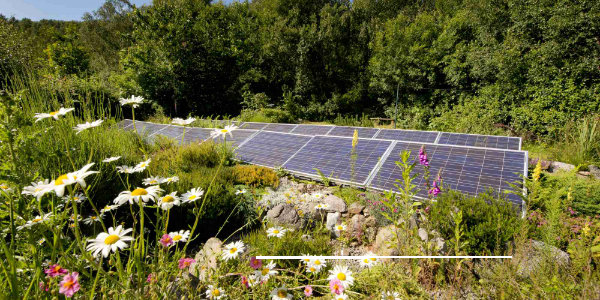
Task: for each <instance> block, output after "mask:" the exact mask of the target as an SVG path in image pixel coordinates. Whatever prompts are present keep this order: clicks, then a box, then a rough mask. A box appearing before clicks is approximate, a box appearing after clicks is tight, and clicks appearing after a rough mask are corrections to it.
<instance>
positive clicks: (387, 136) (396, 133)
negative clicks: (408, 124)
mask: <svg viewBox="0 0 600 300" xmlns="http://www.w3.org/2000/svg"><path fill="white" fill-rule="evenodd" d="M438 133H439V132H437V131H418V130H402V129H381V130H380V131H379V132H378V133H377V135H376V136H375V138H376V139H384V140H396V141H405V142H421V143H435V140H436V139H437V136H438Z"/></svg>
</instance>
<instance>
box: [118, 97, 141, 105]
mask: <svg viewBox="0 0 600 300" xmlns="http://www.w3.org/2000/svg"><path fill="white" fill-rule="evenodd" d="M119 102H120V103H121V106H125V105H131V106H132V107H133V108H137V107H138V106H140V104H142V103H144V98H142V97H140V96H134V95H131V98H121V99H119Z"/></svg>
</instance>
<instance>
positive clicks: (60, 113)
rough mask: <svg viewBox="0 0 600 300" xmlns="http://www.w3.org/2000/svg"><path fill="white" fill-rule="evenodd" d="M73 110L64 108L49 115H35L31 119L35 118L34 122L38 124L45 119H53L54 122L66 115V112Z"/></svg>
mask: <svg viewBox="0 0 600 300" xmlns="http://www.w3.org/2000/svg"><path fill="white" fill-rule="evenodd" d="M72 110H74V108H64V107H61V108H60V109H59V110H57V111H53V112H50V113H37V114H35V115H34V116H33V117H34V118H36V120H35V121H36V122H39V121H41V120H43V119H46V118H54V120H58V117H60V116H64V115H66V114H67V113H68V112H70V111H72Z"/></svg>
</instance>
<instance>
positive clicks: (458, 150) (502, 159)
mask: <svg viewBox="0 0 600 300" xmlns="http://www.w3.org/2000/svg"><path fill="white" fill-rule="evenodd" d="M421 146H422V145H421V144H418V143H405V142H396V145H394V147H393V149H392V151H391V152H390V154H389V156H388V157H387V158H386V159H385V160H384V161H383V163H382V165H381V167H380V168H379V170H377V172H376V174H375V175H374V176H373V178H372V179H371V180H370V182H369V183H368V185H369V186H370V187H372V188H375V189H379V190H393V191H398V189H397V188H396V187H395V185H394V184H395V183H396V180H398V179H402V173H401V170H400V168H399V167H398V166H396V163H395V162H396V161H399V160H400V154H401V152H402V151H403V150H409V151H411V161H415V160H416V159H417V156H418V153H419V149H420V148H421ZM425 151H426V152H427V155H428V158H429V162H430V164H429V165H430V173H431V175H430V182H432V181H433V180H434V179H435V178H436V176H437V174H438V172H440V170H441V177H442V179H443V184H444V187H445V188H448V189H452V190H457V191H460V192H463V193H465V194H469V195H473V196H474V195H478V194H481V193H484V192H486V191H491V192H493V193H495V194H496V195H498V194H499V193H503V194H504V193H505V191H507V190H511V188H510V185H509V182H510V183H516V184H517V185H518V186H520V185H522V183H523V178H522V177H521V176H524V175H526V174H525V172H526V170H527V169H526V160H527V157H526V153H525V152H523V151H506V150H495V149H482V148H470V147H458V146H446V145H426V148H425ZM415 173H416V174H419V175H418V176H417V177H416V179H415V180H414V181H413V183H414V184H415V185H416V186H417V187H418V188H419V190H420V191H419V192H418V193H417V196H419V197H421V198H426V197H427V192H428V191H427V188H426V186H425V185H426V181H425V179H424V176H423V174H424V167H423V166H421V165H419V164H417V166H416V167H415V169H414V170H413V174H415ZM507 198H508V200H510V201H511V202H513V203H514V204H516V205H521V204H522V203H521V202H522V201H521V198H520V197H519V196H518V195H508V196H507Z"/></svg>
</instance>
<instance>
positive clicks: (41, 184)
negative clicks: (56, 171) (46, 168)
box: [21, 179, 53, 200]
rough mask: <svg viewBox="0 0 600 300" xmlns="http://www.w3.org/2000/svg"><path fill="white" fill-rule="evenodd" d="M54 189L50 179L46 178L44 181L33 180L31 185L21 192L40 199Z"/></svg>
mask: <svg viewBox="0 0 600 300" xmlns="http://www.w3.org/2000/svg"><path fill="white" fill-rule="evenodd" d="M52 190H53V186H51V185H50V182H49V181H48V179H45V180H44V181H38V182H32V183H31V185H30V186H26V187H24V188H23V191H22V192H21V194H23V195H31V196H34V197H36V198H37V199H38V200H40V199H41V198H42V196H44V195H45V194H46V193H48V192H50V191H52Z"/></svg>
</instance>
